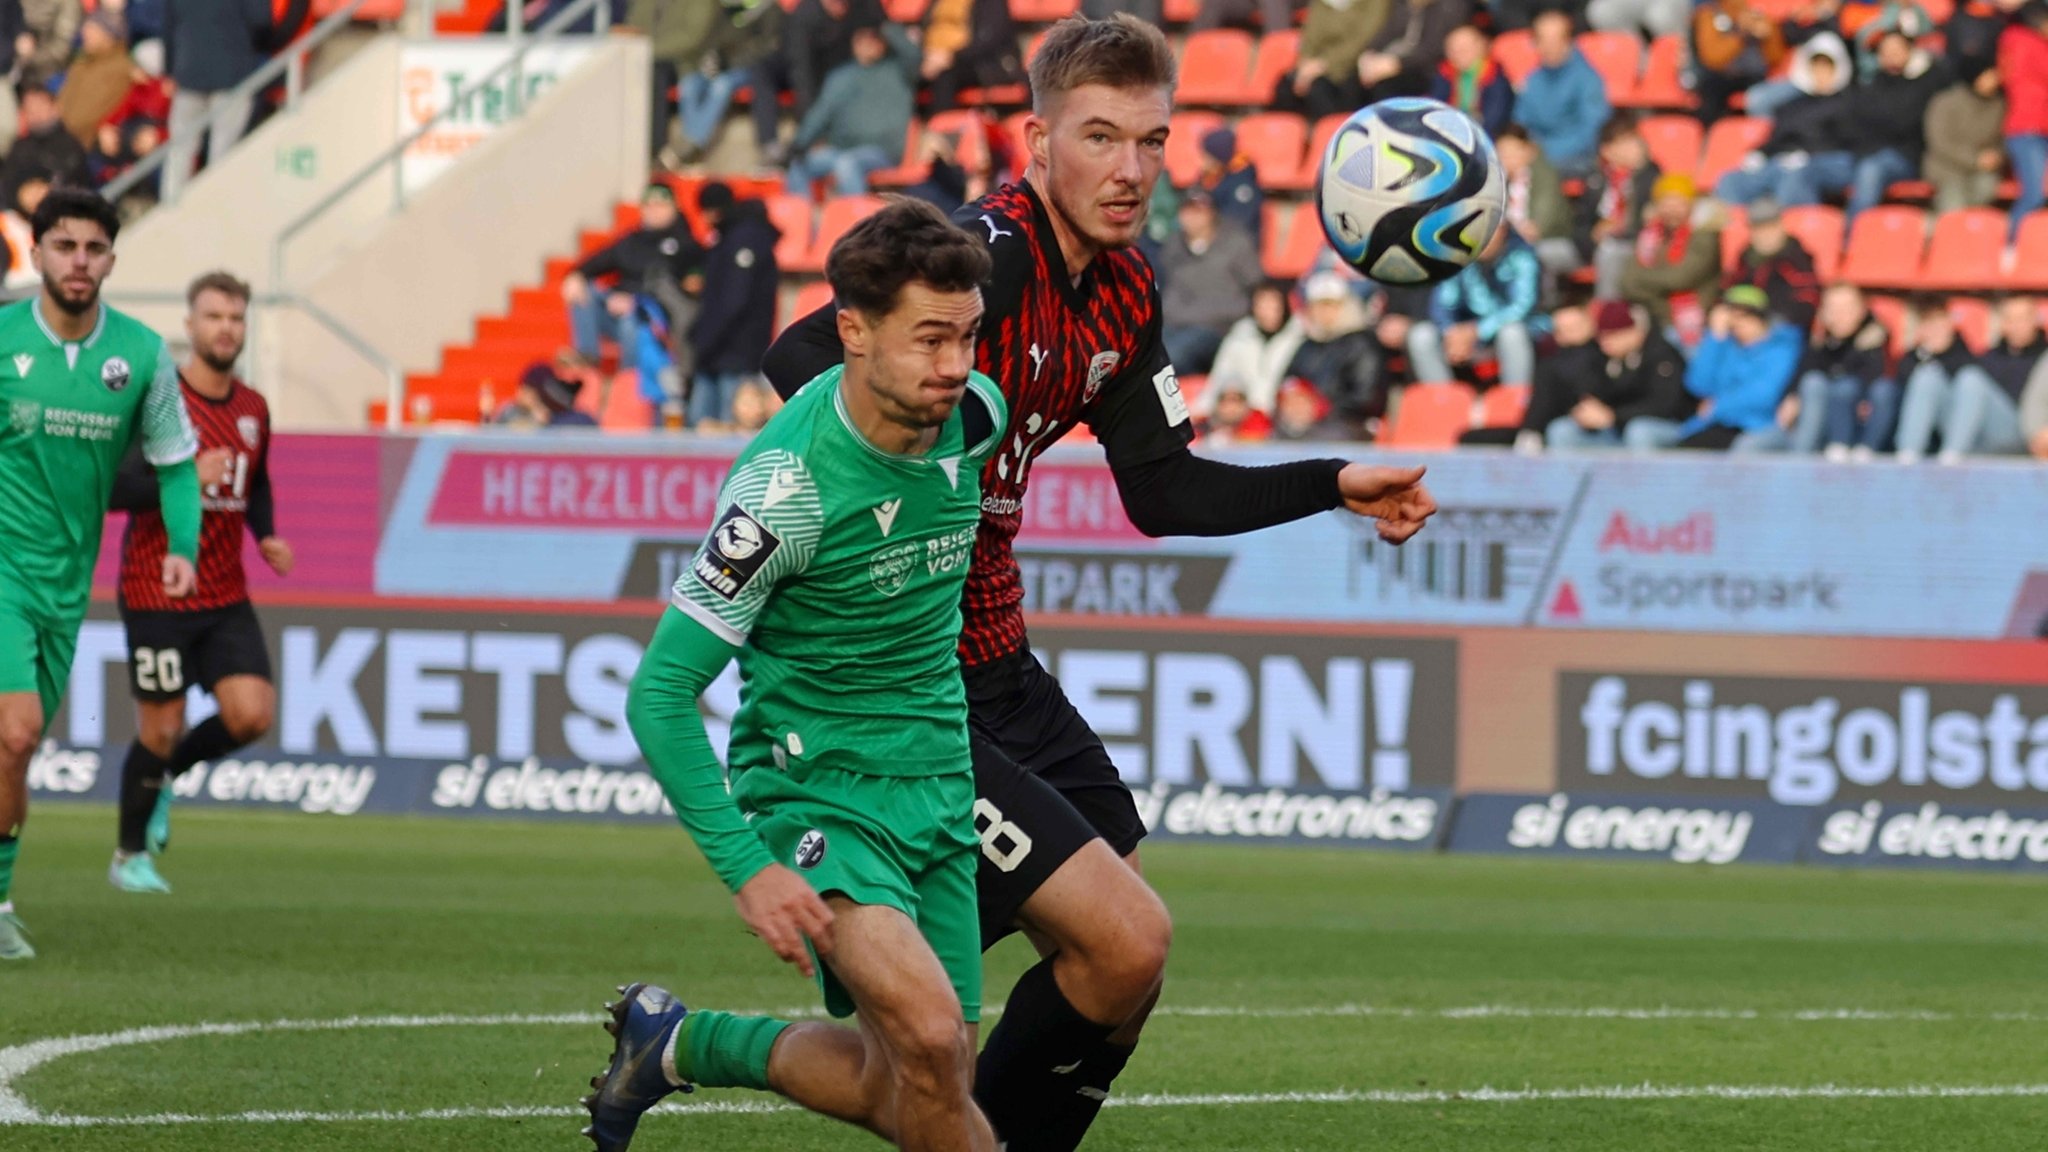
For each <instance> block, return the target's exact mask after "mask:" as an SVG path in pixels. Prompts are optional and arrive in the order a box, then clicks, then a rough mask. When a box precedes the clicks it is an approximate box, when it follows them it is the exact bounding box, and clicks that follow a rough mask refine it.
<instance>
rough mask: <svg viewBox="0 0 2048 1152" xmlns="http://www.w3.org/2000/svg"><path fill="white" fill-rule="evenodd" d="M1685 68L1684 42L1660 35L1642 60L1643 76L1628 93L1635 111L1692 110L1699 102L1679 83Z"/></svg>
mask: <svg viewBox="0 0 2048 1152" xmlns="http://www.w3.org/2000/svg"><path fill="white" fill-rule="evenodd" d="M1684 68H1685V41H1684V39H1683V38H1681V37H1678V36H1659V37H1657V38H1656V39H1655V40H1652V41H1650V51H1649V54H1648V55H1646V56H1645V57H1644V58H1643V74H1642V76H1641V77H1640V78H1639V79H1637V80H1636V87H1635V91H1634V92H1631V93H1630V94H1629V98H1628V105H1629V106H1631V107H1635V108H1690V107H1692V106H1693V105H1695V104H1697V103H1699V101H1698V99H1697V98H1695V97H1694V96H1693V94H1692V93H1691V92H1688V91H1686V88H1685V84H1684V83H1683V82H1682V81H1681V80H1680V76H1681V75H1682V74H1683V70H1684Z"/></svg>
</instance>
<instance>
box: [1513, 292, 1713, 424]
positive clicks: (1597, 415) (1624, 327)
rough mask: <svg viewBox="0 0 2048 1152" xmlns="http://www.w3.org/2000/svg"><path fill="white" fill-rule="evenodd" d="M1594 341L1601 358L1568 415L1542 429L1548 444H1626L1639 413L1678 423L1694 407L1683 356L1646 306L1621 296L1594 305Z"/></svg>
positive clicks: (1653, 418)
mask: <svg viewBox="0 0 2048 1152" xmlns="http://www.w3.org/2000/svg"><path fill="white" fill-rule="evenodd" d="M1593 331H1594V339H1595V341H1596V342H1597V343H1598V345H1599V348H1600V354H1601V357H1602V360H1601V363H1600V367H1599V369H1598V370H1597V371H1596V372H1595V373H1594V374H1593V375H1591V376H1590V377H1588V378H1587V379H1586V380H1585V391H1584V392H1583V393H1582V394H1581V395H1580V396H1579V398H1578V400H1577V401H1576V402H1575V403H1574V404H1573V405H1572V408H1571V411H1570V412H1569V413H1567V414H1566V415H1563V416H1560V417H1558V418H1557V419H1555V420H1552V421H1551V422H1550V424H1549V425H1548V426H1547V427H1546V428H1545V429H1544V433H1543V434H1544V440H1545V441H1546V442H1547V443H1548V444H1549V446H1550V447H1552V448H1555V449H1562V450H1567V451H1569V450H1572V449H1579V448H1603V447H1605V448H1612V447H1618V446H1620V445H1622V444H1623V443H1630V442H1631V441H1630V438H1629V435H1628V428H1629V425H1630V424H1631V423H1633V422H1634V421H1636V420H1637V419H1638V418H1639V417H1649V418H1651V420H1652V422H1653V423H1652V424H1651V425H1649V426H1651V427H1654V426H1655V422H1660V421H1669V422H1671V423H1674V424H1675V423H1679V422H1682V421H1684V420H1686V419H1687V418H1689V417H1690V416H1691V415H1692V414H1693V410H1694V409H1695V408H1696V407H1697V406H1698V405H1697V403H1696V402H1695V401H1694V400H1693V398H1692V395H1691V394H1690V393H1688V392H1687V391H1686V390H1685V356H1684V354H1683V353H1681V352H1679V350H1678V349H1676V348H1674V347H1672V346H1671V342H1670V341H1669V340H1666V339H1665V338H1664V334H1663V333H1662V332H1660V331H1658V330H1657V328H1656V326H1655V325H1653V324H1651V323H1650V315H1649V312H1648V311H1647V310H1646V309H1643V308H1640V307H1633V306H1631V305H1629V304H1627V303H1625V302H1623V301H1620V300H1605V301H1602V302H1601V303H1599V304H1598V305H1596V306H1595V308H1594V313H1593Z"/></svg>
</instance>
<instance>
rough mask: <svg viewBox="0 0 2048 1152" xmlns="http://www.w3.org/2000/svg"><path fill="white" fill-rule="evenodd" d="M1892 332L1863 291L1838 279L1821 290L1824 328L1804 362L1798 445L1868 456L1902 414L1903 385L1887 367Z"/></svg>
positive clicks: (1844, 456) (1834, 455)
mask: <svg viewBox="0 0 2048 1152" xmlns="http://www.w3.org/2000/svg"><path fill="white" fill-rule="evenodd" d="M1890 346H1891V333H1890V332H1889V331H1887V330H1886V329H1885V326H1884V325H1883V324H1881V323H1879V322H1878V320H1877V318H1876V317H1875V316H1872V315H1871V314H1870V307H1869V305H1868V304H1866V303H1865V302H1864V299H1863V290H1862V289H1861V288H1858V287H1856V286H1855V285H1854V284H1835V285H1832V286H1830V287H1829V288H1828V290H1827V292H1826V293H1824V294H1823V295H1822V296H1821V302H1820V330H1819V331H1818V332H1815V333H1814V334H1813V339H1812V342H1811V343H1810V345H1809V346H1808V347H1807V349H1806V357H1805V359H1804V360H1802V361H1801V362H1800V365H1799V421H1798V424H1797V425H1796V426H1795V428H1794V431H1793V436H1792V441H1793V443H1792V446H1793V448H1794V449H1795V450H1797V451H1800V452H1811V451H1813V450H1814V449H1815V448H1821V449H1822V454H1823V455H1825V456H1826V457H1827V458H1828V459H1829V460H1833V461H1842V460H1848V459H1852V458H1853V459H1856V460H1869V459H1871V458H1872V457H1874V456H1875V455H1876V454H1877V453H1878V452H1879V451H1880V450H1882V449H1883V448H1884V447H1886V445H1887V444H1888V442H1889V441H1890V440H1891V436H1892V430H1893V429H1894V428H1895V427H1896V426H1897V424H1898V420H1899V385H1898V383H1897V382H1896V381H1895V380H1893V379H1891V378H1890V377H1889V376H1887V375H1886V374H1885V354H1886V350H1887V349H1888V348H1890Z"/></svg>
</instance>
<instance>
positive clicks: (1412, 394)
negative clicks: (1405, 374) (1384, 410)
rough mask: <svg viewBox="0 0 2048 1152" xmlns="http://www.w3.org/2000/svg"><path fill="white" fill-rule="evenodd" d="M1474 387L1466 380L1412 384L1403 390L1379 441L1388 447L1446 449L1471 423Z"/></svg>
mask: <svg viewBox="0 0 2048 1152" xmlns="http://www.w3.org/2000/svg"><path fill="white" fill-rule="evenodd" d="M1472 405H1473V396H1472V389H1471V388H1469V387H1467V386H1466V385H1464V384H1458V383H1448V384H1410V385H1409V386H1408V387H1406V388H1404V389H1402V390H1401V396H1400V400H1399V402H1398V403H1397V404H1396V405H1395V407H1394V415H1393V419H1391V420H1389V421H1388V422H1387V427H1386V431H1385V433H1384V434H1383V435H1382V436H1381V437H1380V443H1381V444H1382V445H1383V446H1385V447H1387V448H1400V449H1408V450H1414V449H1444V448H1452V447H1456V446H1457V443H1458V437H1459V436H1460V435H1462V434H1464V433H1465V432H1466V431H1467V430H1469V429H1470V428H1471V427H1472Z"/></svg>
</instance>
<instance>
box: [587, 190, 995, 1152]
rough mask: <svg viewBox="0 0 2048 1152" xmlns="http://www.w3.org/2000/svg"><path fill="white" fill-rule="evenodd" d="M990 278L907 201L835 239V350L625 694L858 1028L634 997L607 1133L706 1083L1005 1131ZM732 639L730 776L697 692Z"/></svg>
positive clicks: (966, 239)
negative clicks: (991, 987) (987, 810)
mask: <svg viewBox="0 0 2048 1152" xmlns="http://www.w3.org/2000/svg"><path fill="white" fill-rule="evenodd" d="M988 274H989V256H988V252H987V250H986V248H984V247H983V246H982V244H981V243H980V242H979V241H977V240H975V239H974V238H973V237H971V236H969V235H968V234H967V233H965V232H962V231H960V230H959V229H958V228H956V227H955V226H954V225H953V224H951V223H950V222H948V221H947V219H946V218H945V216H944V215H943V214H941V213H940V212H939V211H938V210H937V209H936V208H933V207H931V206H929V205H927V204H924V203H922V202H920V201H899V202H896V203H893V204H891V205H889V206H887V207H885V208H883V209H882V210H881V211H879V212H877V213H876V214H875V215H873V216H871V217H869V218H868V219H866V220H864V221H862V222H861V223H860V224H859V225H857V226H855V227H854V229H853V230H852V231H851V232H849V233H848V234H847V235H846V237H845V238H844V239H842V240H841V241H840V242H839V243H838V244H836V245H834V246H833V249H832V254H831V257H830V259H829V261H828V262H827V267H826V276H827V278H828V279H829V280H830V281H831V283H832V291H833V295H834V297H835V298H836V299H837V300H838V302H839V307H840V311H839V332H840V335H841V336H842V337H843V339H844V343H845V346H846V351H845V359H844V363H843V364H842V365H841V366H840V367H836V368H833V369H831V370H829V371H827V372H825V373H824V374H823V375H820V376H819V377H817V378H816V379H814V380H812V381H811V382H810V384H809V385H808V386H806V387H805V388H804V389H803V390H802V391H800V392H799V393H797V395H796V396H795V397H794V398H793V399H792V400H791V401H790V402H789V405H788V407H786V408H784V409H783V410H782V411H781V412H780V413H778V414H777V415H776V417H775V418H774V419H773V420H770V421H769V422H768V425H767V427H766V428H763V429H762V430H761V432H760V434H759V435H758V436H756V437H755V438H754V440H753V442H752V443H751V444H749V445H748V446H747V448H746V449H745V451H743V452H742V453H741V454H740V458H739V459H738V460H737V461H736V462H734V464H733V468H732V473H731V475H730V476H729V477H728V478H727V480H726V485H725V489H724V492H723V493H722V495H721V497H720V500H719V506H720V508H721V509H722V511H721V512H720V514H719V517H718V521H717V523H716V525H715V526H714V527H713V528H712V530H711V534H710V536H709V538H707V539H706V540H705V542H704V544H703V546H702V547H701V548H700V549H699V551H698V553H697V557H696V559H695V561H694V562H693V563H692V565H691V567H690V569H689V570H688V571H686V572H685V573H684V574H683V576H682V578H681V579H680V580H678V581H677V582H676V586H675V593H674V597H673V600H672V604H673V607H671V608H670V609H669V610H668V611H667V612H665V613H664V614H663V616H662V619H661V623H660V625H659V626H658V628H657V629H656V631H655V634H654V641H653V643H652V644H651V645H650V646H649V648H648V650H647V655H646V657H645V659H644V660H643V661H642V662H641V665H640V671H639V674H638V675H637V676H636V677H635V678H634V681H633V687H632V691H631V694H630V696H629V699H628V705H627V719H628V721H629V722H630V723H631V725H632V728H633V735H634V737H635V738H636V739H638V740H639V742H640V747H641V749H642V751H643V752H644V753H645V754H646V757H647V762H648V765H649V766H650V767H651V768H652V770H653V772H654V775H655V776H656V777H657V778H658V779H659V780H660V781H661V785H662V789H663V791H664V792H666V793H667V795H668V797H669V800H670V802H671V803H672V804H673V805H674V806H675V809H676V812H677V814H678V815H679V816H680V817H681V819H682V822H683V826H684V827H685V828H687V829H688V830H689V832H690V835H691V837H692V838H693V839H695V840H696V842H697V846H698V847H699V848H700V849H701V850H702V851H703V853H704V856H705V858H706V859H707V860H708V861H709V862H710V864H711V867H712V870H713V871H715V872H716V873H717V874H718V876H719V878H720V879H721V880H723V881H725V883H726V885H727V886H728V887H729V888H731V889H732V891H733V892H734V894H735V902H736V903H737V904H738V907H739V913H740V917H741V918H742V919H743V920H745V921H746V923H747V926H748V927H749V928H751V929H752V930H753V931H754V933H755V934H756V935H758V936H760V937H761V939H762V941H763V942H764V943H766V944H767V945H768V946H769V947H770V948H772V949H774V951H775V954H776V955H777V956H780V957H781V958H782V959H784V960H786V961H789V962H790V963H792V964H795V965H796V966H797V967H798V968H799V969H801V970H803V972H804V973H805V974H806V975H811V974H813V973H815V975H816V976H817V978H818V980H819V983H820V984H821V985H822V986H823V990H824V994H825V1006H826V1008H827V1010H828V1011H830V1012H831V1013H832V1014H833V1015H835V1016H840V1017H844V1016H847V1015H853V1014H857V1015H858V1017H859V1020H858V1024H859V1027H858V1030H855V1029H851V1028H845V1027H841V1026H839V1025H837V1024H830V1023H822V1022H814V1023H804V1024H790V1023H786V1022H784V1021H781V1020H775V1019H771V1018H768V1017H762V1016H751V1017H749V1016H735V1015H731V1014H729V1013H724V1012H707V1011H701V1010H700V1011H692V1010H689V1009H686V1008H684V1006H683V1005H682V1004H681V1003H680V1002H679V1001H677V1000H676V999H675V997H673V996H671V995H670V994H669V993H667V992H666V991H663V990H662V989H660V988H656V987H654V986H652V985H647V984H634V985H629V986H627V987H625V988H622V989H620V991H621V992H624V993H625V996H624V997H623V998H622V999H621V1001H620V1002H619V1003H618V1004H616V1005H614V1006H613V1009H612V1015H613V1020H612V1022H611V1023H610V1024H609V1025H608V1027H609V1028H610V1030H611V1031H612V1033H613V1034H614V1035H615V1036H617V1037H618V1041H617V1044H616V1045H615V1047H614V1050H613V1055H612V1060H611V1064H610V1066H609V1067H608V1068H607V1069H606V1071H605V1072H604V1074H602V1075H600V1076H599V1077H597V1079H595V1080H593V1081H592V1087H594V1088H596V1089H597V1091H596V1092H595V1093H593V1094H592V1095H591V1096H589V1097H586V1098H585V1100H584V1104H585V1106H586V1107H587V1108H589V1110H590V1113H591V1121H592V1122H591V1125H590V1127H588V1128H586V1129H584V1133H585V1135H588V1136H590V1137H591V1139H592V1140H593V1141H595V1142H596V1144H597V1146H598V1148H599V1149H602V1150H604V1152H614V1150H617V1149H623V1148H625V1147H627V1145H628V1144H629V1143H630V1142H631V1140H632V1137H633V1130H634V1127H635V1125H636V1124H637V1123H638V1122H639V1118H640V1116H641V1114H642V1113H644V1112H645V1111H646V1110H647V1109H649V1108H651V1107H653V1106H654V1104H655V1103H656V1101H658V1100H660V1099H661V1098H662V1097H664V1096H666V1095H668V1094H669V1093H671V1092H675V1091H678V1090H682V1091H688V1090H690V1089H691V1088H692V1087H693V1086H695V1085H704V1086H708V1087H743V1088H755V1089H766V1090H771V1091H775V1092H779V1093H781V1094H782V1095H784V1096H787V1097H788V1098H789V1099H791V1100H794V1101H796V1102H797V1103H799V1104H802V1105H803V1106H805V1107H807V1108H809V1109H811V1110H813V1111H816V1112H819V1113H822V1114H824V1115H827V1116H831V1117H834V1118H837V1119H840V1120H844V1121H847V1122H848V1123H851V1124H856V1125H859V1126H861V1127H863V1128H866V1129H868V1130H869V1131H871V1132H874V1133H875V1134H876V1135H879V1136H881V1137H882V1138H883V1139H885V1140H891V1141H895V1142H897V1143H898V1144H899V1145H900V1146H901V1147H904V1148H919V1149H932V1150H942V1149H943V1150H953V1149H958V1150H963V1152H964V1150H969V1149H972V1150H974V1152H991V1150H993V1149H994V1148H995V1136H994V1134H993V1133H992V1132H991V1130H990V1129H989V1125H988V1121H987V1120H986V1119H984V1118H983V1117H982V1115H981V1112H980V1110H979V1109H978V1108H977V1107H976V1106H975V1104H974V1103H973V1101H972V1100H971V1099H970V1097H969V1088H970V1084H969V1080H970V1079H971V1071H970V1070H971V1069H972V1068H973V1063H974V1049H975V1042H974V1039H975V1038H974V1033H975V1030H976V1026H977V1022H978V1021H979V1019H980V1013H981V937H980V931H981V929H980V923H979V919H978V912H977V909H976V903H975V890H974V873H975V864H976V861H977V860H978V859H979V857H980V852H981V846H980V841H979V838H978V837H977V836H976V834H975V829H974V776H973V771H972V762H971V760H970V758H969V754H968V745H967V699H966V690H965V688H964V686H963V682H962V681H961V678H960V658H959V656H958V654H957V648H958V640H959V636H958V633H959V629H960V590H961V585H962V583H963V582H964V580H965V579H966V575H967V566H968V560H969V556H970V554H971V552H972V550H973V546H974V536H975V527H976V524H977V523H978V522H979V519H980V500H981V485H980V480H979V477H980V475H981V471H982V465H983V464H984V463H985V461H986V459H987V457H988V454H989V453H990V452H992V451H993V450H994V449H995V447H996V446H997V444H998V442H999V441H1000V440H1001V437H1002V432H1003V425H1004V422H1005V419H1006V412H1005V407H1004V403H1003V398H1002V393H1001V392H1000V391H999V390H998V389H997V388H996V386H995V385H994V384H993V383H992V382H991V381H990V380H989V379H988V378H987V377H985V376H982V375H980V374H978V373H973V372H971V371H970V369H971V368H972V366H973V364H974V344H975V337H976V333H977V331H978V329H979V327H980V324H981V314H982V302H981V290H980V287H979V285H980V284H981V283H982V282H983V281H984V280H985V279H986V278H987V277H988ZM735 654H737V655H738V657H739V662H740V673H741V677H742V681H741V683H742V687H741V690H740V699H741V703H740V709H739V712H738V713H737V714H736V715H735V716H734V717H733V721H732V741H731V748H730V752H729V755H728V760H729V762H730V764H731V777H732V786H731V792H730V794H728V792H727V788H726V781H725V778H724V776H723V775H722V774H721V772H720V770H719V764H718V760H717V758H716V757H715V756H714V755H713V753H712V749H711V744H710V741H709V740H708V739H707V737H706V734H705V728H704V720H703V716H702V715H701V713H700V712H699V711H698V706H697V697H698V694H699V693H701V692H702V691H703V690H704V688H705V686H707V685H709V684H710V683H711V681H712V680H713V679H714V678H715V677H716V676H717V675H718V674H719V672H720V671H722V670H723V669H724V668H725V666H726V664H727V663H728V662H730V661H731V660H732V659H733V657H734V655H735ZM814 959H815V965H814V963H813V961H814Z"/></svg>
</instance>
